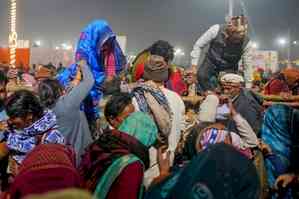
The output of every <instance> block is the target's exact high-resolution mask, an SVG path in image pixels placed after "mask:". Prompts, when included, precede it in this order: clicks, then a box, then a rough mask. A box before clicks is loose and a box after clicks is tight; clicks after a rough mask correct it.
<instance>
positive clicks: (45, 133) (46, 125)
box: [6, 110, 64, 164]
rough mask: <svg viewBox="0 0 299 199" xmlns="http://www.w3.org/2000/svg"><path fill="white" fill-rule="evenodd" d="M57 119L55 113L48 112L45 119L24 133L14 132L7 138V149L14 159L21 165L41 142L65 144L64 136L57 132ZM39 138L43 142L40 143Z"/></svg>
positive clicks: (23, 131)
mask: <svg viewBox="0 0 299 199" xmlns="http://www.w3.org/2000/svg"><path fill="white" fill-rule="evenodd" d="M57 128H58V126H57V119H56V115H55V114H54V112H52V111H50V110H47V111H46V112H45V114H44V115H43V117H41V118H40V119H39V120H37V121H36V122H34V123H33V124H32V125H31V126H29V127H27V128H25V129H23V130H22V131H15V130H12V131H11V132H9V134H8V137H7V142H6V143H7V147H8V149H9V150H10V151H11V152H12V154H13V156H12V158H13V159H14V160H16V161H17V163H19V164H20V163H21V162H22V161H23V160H24V158H25V156H26V154H28V153H29V152H30V151H32V150H33V148H34V147H35V146H36V145H38V144H39V142H41V144H48V143H53V144H64V137H63V135H62V134H61V133H60V132H59V131H58V130H57ZM39 136H41V140H40V141H39Z"/></svg>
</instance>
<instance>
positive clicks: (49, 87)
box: [38, 79, 63, 109]
mask: <svg viewBox="0 0 299 199" xmlns="http://www.w3.org/2000/svg"><path fill="white" fill-rule="evenodd" d="M62 93H63V87H62V85H61V84H60V83H59V82H58V80H54V79H46V80H43V81H42V82H41V83H40V84H39V86H38V95H39V98H40V100H41V102H42V105H43V106H44V107H46V108H50V109H51V108H53V107H54V106H55V104H56V102H57V100H58V99H59V97H60V96H61V95H62Z"/></svg>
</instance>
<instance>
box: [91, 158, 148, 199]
mask: <svg viewBox="0 0 299 199" xmlns="http://www.w3.org/2000/svg"><path fill="white" fill-rule="evenodd" d="M137 161H139V162H140V163H142V161H141V160H140V159H139V158H138V157H137V156H135V155H133V154H129V155H124V156H122V157H120V158H118V159H116V160H115V161H114V162H113V163H112V165H111V166H109V167H108V169H107V170H106V172H105V173H104V175H103V176H102V177H101V178H100V180H99V181H98V184H97V187H96V189H95V192H94V194H93V198H94V199H105V198H106V197H107V195H108V193H109V190H110V188H111V186H112V184H113V183H114V181H115V180H116V179H117V177H118V176H119V175H120V174H121V172H122V171H123V170H124V169H125V168H126V167H127V166H128V165H129V164H132V163H134V162H137ZM142 165H143V163H142ZM142 195H143V186H141V187H140V192H139V198H140V199H141V198H142Z"/></svg>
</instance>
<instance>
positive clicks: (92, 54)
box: [58, 20, 126, 127]
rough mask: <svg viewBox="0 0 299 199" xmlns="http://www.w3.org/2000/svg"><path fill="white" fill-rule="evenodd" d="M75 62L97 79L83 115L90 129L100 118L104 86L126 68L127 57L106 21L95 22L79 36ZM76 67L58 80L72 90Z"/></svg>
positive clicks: (69, 69) (64, 73)
mask: <svg viewBox="0 0 299 199" xmlns="http://www.w3.org/2000/svg"><path fill="white" fill-rule="evenodd" d="M77 46H78V47H77V51H76V58H75V59H76V62H78V61H80V60H82V59H84V60H86V61H87V64H88V66H89V67H90V69H91V72H92V74H93V77H94V79H95V83H94V86H93V87H92V89H91V91H90V92H89V95H88V96H87V99H86V100H85V101H84V111H85V114H86V117H87V119H88V122H89V124H90V126H92V127H94V124H95V121H96V120H97V119H99V117H100V115H99V114H100V111H99V110H98V109H99V108H98V104H99V101H100V100H101V98H102V96H103V91H102V89H101V88H102V86H103V83H104V82H105V81H111V80H112V79H113V78H114V77H115V76H116V75H118V74H119V73H120V72H121V71H122V70H123V69H124V67H125V65H126V60H125V57H124V54H123V52H122V50H121V48H120V46H119V44H118V42H117V40H116V35H115V34H114V33H113V31H112V29H111V27H110V26H109V24H108V22H107V21H104V20H96V21H93V22H92V23H90V24H89V25H88V26H86V27H85V28H84V29H83V31H82V32H81V34H80V38H79V41H78V45H77ZM77 72H78V70H77V68H76V65H72V66H71V67H70V68H68V69H66V70H65V71H64V72H63V73H61V74H60V75H59V76H58V80H59V81H60V82H61V83H62V84H63V85H65V86H66V87H68V86H69V84H70V82H71V81H72V80H73V79H75V77H76V76H77Z"/></svg>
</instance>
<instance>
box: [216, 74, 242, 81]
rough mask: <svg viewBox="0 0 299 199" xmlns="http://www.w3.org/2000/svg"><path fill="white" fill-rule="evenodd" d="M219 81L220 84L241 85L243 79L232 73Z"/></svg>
mask: <svg viewBox="0 0 299 199" xmlns="http://www.w3.org/2000/svg"><path fill="white" fill-rule="evenodd" d="M220 81H221V83H222V84H241V83H244V78H243V77H242V76H240V75H237V74H234V73H227V74H224V75H223V76H222V77H221V78H220Z"/></svg>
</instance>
